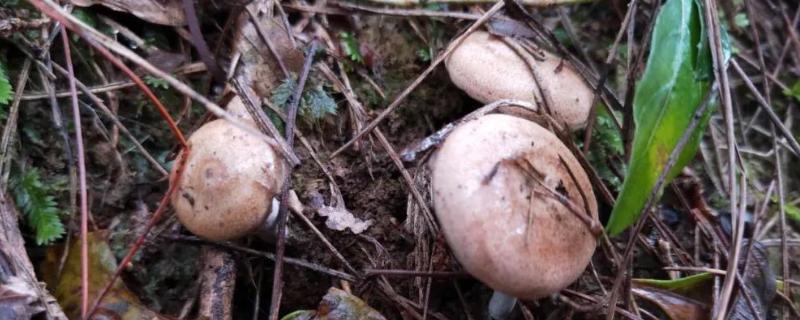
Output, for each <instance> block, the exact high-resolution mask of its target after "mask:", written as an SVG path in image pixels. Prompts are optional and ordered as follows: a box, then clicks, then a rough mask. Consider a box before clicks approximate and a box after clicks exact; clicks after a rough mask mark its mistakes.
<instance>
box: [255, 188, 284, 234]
mask: <svg viewBox="0 0 800 320" xmlns="http://www.w3.org/2000/svg"><path fill="white" fill-rule="evenodd" d="M279 207H280V201H278V197H274V198H272V206H271V209H270V212H269V214H268V215H267V218H266V219H264V223H262V224H261V226H260V227H258V232H257V233H256V234H257V235H258V237H259V238H261V240H264V241H267V242H269V243H275V240H277V239H278V237H277V235H278V210H279ZM287 232H288V230H287Z"/></svg>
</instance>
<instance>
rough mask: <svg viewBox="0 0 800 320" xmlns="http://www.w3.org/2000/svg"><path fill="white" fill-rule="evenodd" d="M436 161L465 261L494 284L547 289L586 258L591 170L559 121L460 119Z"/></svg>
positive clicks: (445, 219) (456, 246)
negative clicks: (558, 129)
mask: <svg viewBox="0 0 800 320" xmlns="http://www.w3.org/2000/svg"><path fill="white" fill-rule="evenodd" d="M431 166H432V186H433V203H434V209H435V211H436V216H437V217H438V219H439V222H440V223H441V226H442V230H443V232H444V235H445V238H446V239H447V242H448V244H449V245H450V248H451V249H452V251H453V253H454V254H455V257H456V258H457V259H458V261H459V262H461V264H462V265H463V266H464V268H465V269H466V271H468V272H469V273H470V274H472V275H473V276H474V277H476V278H477V279H479V280H481V281H482V282H484V283H485V284H486V285H488V286H489V287H491V288H492V289H494V290H496V291H498V292H501V293H505V294H507V295H509V296H514V297H519V298H523V299H538V298H541V297H545V296H548V295H550V294H553V293H556V292H558V291H560V290H561V289H563V288H565V287H566V286H568V285H569V284H570V283H572V282H573V281H575V280H576V279H577V278H578V277H579V276H580V274H581V273H582V272H583V270H584V269H585V268H586V265H587V264H588V263H589V260H590V258H591V257H592V254H593V253H594V250H595V246H596V232H597V231H598V228H599V221H598V218H597V204H596V202H595V197H594V193H593V192H592V188H591V185H590V183H589V178H588V177H587V175H586V173H585V172H584V171H583V169H582V168H581V166H580V164H579V163H578V161H577V160H576V159H575V157H574V156H573V155H572V154H571V153H570V151H569V149H568V148H567V147H566V146H565V145H564V144H563V143H562V142H561V141H560V140H559V139H558V138H557V137H556V136H555V135H554V134H553V133H551V132H550V131H548V130H546V129H545V128H543V127H541V126H539V125H538V124H536V123H534V122H532V121H528V120H526V119H522V118H518V117H515V116H510V115H504V114H490V115H485V116H483V117H480V118H478V119H475V120H472V121H468V122H464V123H462V124H460V125H459V126H458V127H457V128H455V129H454V130H453V131H452V132H451V133H450V134H449V135H448V136H447V138H446V139H445V140H444V142H443V143H442V145H441V146H440V149H439V150H437V152H436V155H435V157H434V158H433V163H432V164H431Z"/></svg>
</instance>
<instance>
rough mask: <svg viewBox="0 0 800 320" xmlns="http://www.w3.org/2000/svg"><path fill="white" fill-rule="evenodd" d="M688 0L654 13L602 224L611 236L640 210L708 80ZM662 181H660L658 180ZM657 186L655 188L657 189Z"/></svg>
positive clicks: (690, 147) (689, 148)
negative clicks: (620, 166) (615, 192)
mask: <svg viewBox="0 0 800 320" xmlns="http://www.w3.org/2000/svg"><path fill="white" fill-rule="evenodd" d="M699 12H700V8H699V7H698V5H697V4H696V3H695V1H694V0H669V1H668V2H667V3H666V4H664V6H663V7H662V9H661V11H660V12H659V14H658V17H657V18H656V24H655V28H654V30H653V37H652V39H651V50H650V55H649V56H648V61H647V67H646V68H645V72H644V74H643V76H642V79H641V81H640V82H639V83H638V84H637V86H636V92H635V95H634V102H633V108H634V110H633V111H634V121H635V124H636V131H635V135H634V141H633V148H632V155H631V160H630V163H629V166H628V174H627V177H626V178H625V181H624V182H623V187H622V191H621V192H620V194H619V197H618V198H617V202H616V204H615V206H614V209H613V211H612V213H611V218H610V219H609V222H608V224H607V225H606V230H607V231H608V233H609V235H611V236H615V235H618V234H619V233H621V232H622V231H624V230H625V229H626V228H628V227H629V226H630V225H632V224H633V223H634V222H635V221H636V220H637V219H638V218H639V216H640V215H641V211H642V210H643V209H644V205H645V202H646V201H647V200H648V199H647V198H648V197H649V195H650V193H651V191H652V190H653V188H654V187H655V186H656V184H657V180H658V178H659V176H660V175H661V172H662V171H663V169H664V168H665V166H666V163H667V161H668V159H669V155H670V154H671V153H672V150H673V149H674V148H675V147H676V145H677V144H678V141H679V140H680V138H681V137H682V136H683V134H684V132H685V130H686V129H687V128H688V127H689V125H690V123H691V120H692V117H693V115H694V113H695V111H696V110H697V108H698V107H699V106H700V104H701V102H702V100H703V97H704V95H705V93H706V92H707V91H708V87H709V83H708V81H707V79H706V78H707V76H705V75H707V74H709V73H708V71H709V69H710V67H711V66H710V63H709V62H708V61H709V59H706V58H707V55H710V51H708V46H707V45H704V41H705V37H703V36H702V35H703V34H704V32H703V25H702V21H701V19H700V16H699ZM710 110H711V109H709V111H708V112H706V114H705V115H704V117H703V118H702V119H701V124H700V125H699V126H698V127H697V128H696V129H695V131H694V132H692V133H691V134H692V136H691V139H690V140H689V143H688V144H687V145H686V147H685V149H684V150H683V151H682V152H681V154H680V155H679V157H678V159H677V161H676V163H675V166H674V167H672V168H671V169H670V171H669V172H668V173H667V175H666V181H669V180H671V179H672V178H674V177H675V176H676V175H677V174H678V173H679V172H680V170H681V168H683V166H685V165H686V164H687V163H688V162H689V161H690V160H691V158H692V157H693V156H694V154H695V153H696V151H697V147H698V144H699V139H700V136H701V134H702V132H703V131H705V126H706V124H707V123H708V118H709V116H710ZM662 186H663V185H662ZM660 192H661V190H658V193H659V194H660Z"/></svg>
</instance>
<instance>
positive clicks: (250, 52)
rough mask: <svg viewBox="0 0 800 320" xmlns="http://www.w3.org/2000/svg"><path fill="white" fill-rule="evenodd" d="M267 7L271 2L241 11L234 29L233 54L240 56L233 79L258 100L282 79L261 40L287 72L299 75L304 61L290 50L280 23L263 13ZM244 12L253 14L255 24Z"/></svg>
mask: <svg viewBox="0 0 800 320" xmlns="http://www.w3.org/2000/svg"><path fill="white" fill-rule="evenodd" d="M268 3H269V5H271V1H267V0H256V1H253V2H252V3H250V4H248V5H247V6H246V7H245V10H242V13H241V15H240V16H239V21H238V23H237V28H236V30H240V31H239V32H238V33H237V34H236V37H235V38H234V40H233V43H234V45H233V47H234V50H233V51H234V52H239V53H241V54H242V55H241V58H239V66H238V67H237V68H236V75H235V77H236V78H237V79H239V81H241V82H242V83H243V84H245V85H247V86H249V87H251V88H252V90H253V91H254V92H255V93H256V95H257V96H258V97H259V98H264V97H269V96H270V94H271V92H272V89H274V88H275V87H277V86H278V84H279V83H280V82H281V81H282V80H283V79H285V78H286V76H285V75H284V74H283V71H282V70H281V66H280V64H279V63H278V60H276V58H275V54H273V52H272V50H270V49H269V47H268V46H267V44H266V43H265V42H264V37H266V38H267V39H268V41H269V42H270V45H271V46H272V48H273V49H275V53H277V54H278V55H279V56H280V58H281V61H282V62H283V65H284V67H285V68H286V69H287V71H288V72H293V73H297V72H299V71H300V69H301V68H302V67H303V60H305V59H304V57H303V53H302V52H301V51H299V50H297V49H295V48H294V46H293V43H292V41H291V39H290V38H289V33H288V32H287V31H286V29H285V28H284V27H283V23H282V22H281V20H280V19H278V18H277V17H273V16H270V14H268V13H266V12H265V10H264V8H267V6H268ZM248 11H249V12H253V13H254V15H255V16H256V19H255V20H256V23H257V24H254V23H253V19H250V14H249V13H248ZM262 32H263V37H262V34H261V33H262Z"/></svg>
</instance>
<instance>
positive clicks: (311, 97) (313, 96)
mask: <svg viewBox="0 0 800 320" xmlns="http://www.w3.org/2000/svg"><path fill="white" fill-rule="evenodd" d="M300 111H301V112H302V116H303V117H306V118H311V119H313V120H319V119H322V118H324V117H325V116H327V115H329V114H336V101H334V100H333V98H331V96H330V95H328V93H327V92H325V89H323V88H322V86H321V85H318V86H316V87H314V88H313V89H311V90H310V91H309V92H306V93H305V94H304V95H303V108H302V109H301V110H300Z"/></svg>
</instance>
